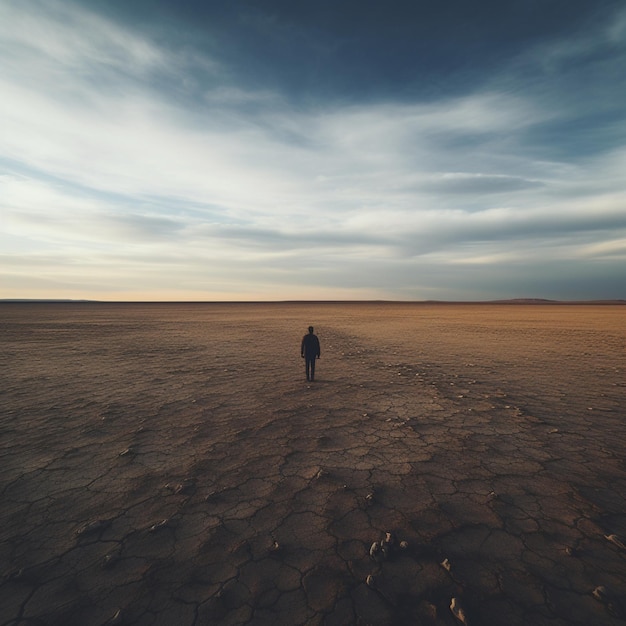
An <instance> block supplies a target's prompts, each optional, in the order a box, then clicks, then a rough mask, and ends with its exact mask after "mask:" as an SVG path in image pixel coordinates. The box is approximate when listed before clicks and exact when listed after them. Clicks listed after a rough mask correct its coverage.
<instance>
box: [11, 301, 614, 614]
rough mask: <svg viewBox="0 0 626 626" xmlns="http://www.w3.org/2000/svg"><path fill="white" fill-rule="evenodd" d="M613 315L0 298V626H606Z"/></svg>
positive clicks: (610, 583)
mask: <svg viewBox="0 0 626 626" xmlns="http://www.w3.org/2000/svg"><path fill="white" fill-rule="evenodd" d="M624 312H625V310H624V308H623V307H619V306H605V307H593V306H550V305H542V306H530V305H524V306H506V305H501V306H488V305H406V304H393V305H391V304H382V303H380V304H367V305H366V304H347V305H342V304H312V305H305V304H266V305H252V304H240V305H181V304H178V305H107V304H71V305H67V304H55V305H51V304H45V305H44V304H30V305H20V304H10V305H9V304H4V305H2V306H1V307H0V324H1V326H2V334H1V342H2V346H1V347H2V350H1V353H0V359H1V361H2V366H3V367H2V369H3V372H5V374H3V382H2V387H1V389H0V394H1V396H0V397H1V401H2V407H3V409H2V414H1V416H0V426H1V430H0V442H1V445H0V467H2V473H1V475H0V494H1V502H2V507H1V509H0V522H1V523H0V564H1V567H2V571H0V575H1V578H0V626H8V625H17V624H20V625H39V624H45V625H48V624H54V625H56V624H64V625H71V624H76V625H79V624H81V625H82V624H132V625H144V624H145V625H148V624H165V625H168V624H176V625H196V624H197V625H200V624H286V625H287V624H288V625H297V624H328V625H331V624H337V625H347V624H371V625H381V626H383V625H392V624H393V625H402V624H416V623H419V624H444V625H445V624H449V625H452V624H455V623H458V622H456V620H455V618H454V617H453V615H452V613H451V611H450V609H449V607H450V602H451V599H452V598H453V597H454V598H456V599H457V601H458V602H459V603H460V604H462V606H463V608H464V610H465V613H466V614H467V616H468V619H469V621H470V623H471V624H474V625H477V624H506V625H507V626H512V625H515V624H537V625H542V624H546V625H547V624H550V625H561V624H563V625H564V624H600V625H604V624H607V625H609V624H623V623H625V615H626V613H625V611H626V582H625V581H626V550H624V549H623V546H622V547H620V544H619V540H620V539H621V540H622V541H623V540H624V537H625V536H626V501H625V498H626V464H625V447H626V444H625V443H624V442H626V416H625V407H626V377H625V370H626V363H625V361H626V357H625V347H626V321H625V320H626V316H625V315H624ZM309 324H314V325H315V327H316V332H317V333H318V335H319V337H320V340H321V342H322V359H321V360H320V361H319V362H318V369H317V379H318V380H316V381H315V382H314V383H307V382H306V381H305V380H304V365H303V362H302V360H301V359H300V358H299V342H300V338H301V336H302V335H303V334H304V332H306V327H307V326H308V325H309ZM387 531H392V532H393V533H395V535H396V538H397V542H399V541H406V542H407V544H408V545H406V546H405V545H404V544H403V548H399V544H398V543H396V546H395V548H394V549H393V550H392V551H391V552H390V553H389V555H388V557H387V558H384V557H380V555H379V554H378V553H377V554H376V558H372V557H370V554H369V552H370V546H371V545H372V543H373V542H375V541H376V542H378V541H380V540H381V539H382V538H383V537H384V535H385V532H387ZM613 535H615V536H616V538H617V541H613V540H609V539H607V537H611V536H613ZM442 563H443V564H444V565H445V566H444V565H442ZM368 577H369V578H368ZM366 581H369V583H370V584H368V583H367V582H366Z"/></svg>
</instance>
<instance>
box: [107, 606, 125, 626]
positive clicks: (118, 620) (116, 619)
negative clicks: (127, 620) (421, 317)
mask: <svg viewBox="0 0 626 626" xmlns="http://www.w3.org/2000/svg"><path fill="white" fill-rule="evenodd" d="M123 621H124V615H123V614H122V610H121V609H119V610H117V611H116V612H115V615H113V617H112V618H111V619H110V620H109V621H108V623H109V624H111V625H113V624H122V623H123Z"/></svg>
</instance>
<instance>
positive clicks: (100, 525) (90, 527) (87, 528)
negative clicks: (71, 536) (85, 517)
mask: <svg viewBox="0 0 626 626" xmlns="http://www.w3.org/2000/svg"><path fill="white" fill-rule="evenodd" d="M110 523H111V522H110V521H109V520H105V519H98V520H94V521H92V522H87V523H86V524H84V525H83V526H81V527H80V528H79V529H78V530H77V531H76V536H77V537H83V536H84V535H90V534H92V533H96V532H100V531H101V530H104V529H105V528H106V527H107V526H109V525H110Z"/></svg>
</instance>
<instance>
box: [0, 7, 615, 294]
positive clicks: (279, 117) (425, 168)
mask: <svg viewBox="0 0 626 626" xmlns="http://www.w3.org/2000/svg"><path fill="white" fill-rule="evenodd" d="M124 4H126V3H124ZM501 4H507V3H495V2H491V1H490V0H489V1H488V0H482V1H480V2H478V3H474V4H473V5H472V10H471V11H470V10H469V8H468V7H467V6H466V3H462V2H456V1H453V2H451V6H452V7H453V8H454V9H455V10H453V11H446V10H444V9H443V8H441V7H440V8H436V7H434V6H433V7H423V8H420V7H419V3H413V2H402V1H398V2H395V3H394V2H392V3H391V4H390V5H385V6H384V8H383V6H382V5H380V4H379V3H373V2H360V3H356V2H352V1H349V2H346V3H340V4H337V3H332V4H331V3H329V2H322V3H320V4H318V5H316V7H307V8H304V7H300V8H298V7H297V6H296V5H295V4H294V5H292V4H289V3H283V2H280V1H278V0H272V1H269V2H266V3H263V8H257V7H254V6H251V5H247V4H245V3H242V4H237V5H236V6H235V4H234V3H233V4H228V5H227V6H220V3H212V2H208V3H203V2H195V1H191V0H185V1H182V2H178V3H169V2H166V1H165V0H161V1H157V0H152V1H147V0H137V1H136V2H133V3H129V5H132V6H119V7H113V6H111V4H110V3H106V2H102V1H96V0H94V1H93V2H86V1H85V2H81V1H78V0H76V1H70V0H65V1H63V0H59V1H55V0H33V1H32V2H29V3H22V2H18V0H4V1H3V2H2V3H0V53H1V54H2V58H3V63H2V64H1V65H0V91H1V93H2V98H1V99H0V111H1V113H2V119H3V124H2V135H3V138H2V142H1V143H0V190H1V192H0V210H1V222H0V223H1V230H0V241H1V245H2V251H1V252H0V255H1V260H2V264H1V265H2V269H1V270H0V271H1V282H0V297H2V298H73V299H83V298H86V299H98V300H285V299H288V300H293V299H339V300H349V299H398V300H427V299H439V300H444V299H448V300H479V299H498V298H518V297H536V298H551V299H572V300H580V299H612V298H626V176H625V175H624V172H626V108H625V107H624V102H625V101H626V77H625V76H624V72H623V68H624V67H625V66H626V8H625V7H624V6H623V4H622V3H619V2H612V1H599V2H596V3H585V2H582V1H573V2H571V3H570V4H568V11H567V15H563V14H562V8H563V5H562V3H559V2H556V1H552V0H547V1H546V2H541V3H534V2H527V1H526V0H524V1H522V0H520V1H519V2H515V1H514V2H511V3H508V4H507V9H506V10H504V9H503V8H502V6H501Z"/></svg>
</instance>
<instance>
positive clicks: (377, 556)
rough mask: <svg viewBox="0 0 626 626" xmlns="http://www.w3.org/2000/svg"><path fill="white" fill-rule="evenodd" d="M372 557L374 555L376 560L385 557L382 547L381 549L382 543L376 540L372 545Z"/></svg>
mask: <svg viewBox="0 0 626 626" xmlns="http://www.w3.org/2000/svg"><path fill="white" fill-rule="evenodd" d="M370 557H372V558H373V559H374V561H376V562H378V561H380V560H381V558H382V557H383V554H382V552H381V549H380V544H379V543H378V541H375V542H374V543H373V544H372V545H371V546H370Z"/></svg>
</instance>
